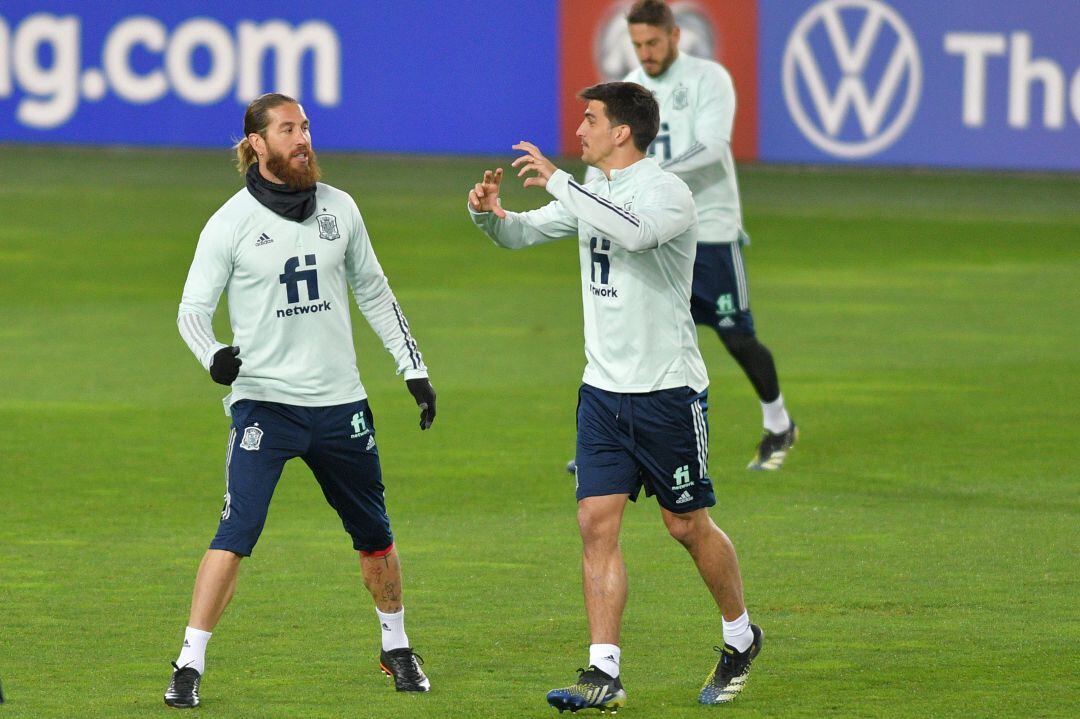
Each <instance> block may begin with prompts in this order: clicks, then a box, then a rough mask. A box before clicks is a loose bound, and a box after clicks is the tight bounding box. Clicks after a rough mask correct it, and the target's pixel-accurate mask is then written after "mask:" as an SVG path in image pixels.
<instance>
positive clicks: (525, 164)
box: [510, 140, 559, 188]
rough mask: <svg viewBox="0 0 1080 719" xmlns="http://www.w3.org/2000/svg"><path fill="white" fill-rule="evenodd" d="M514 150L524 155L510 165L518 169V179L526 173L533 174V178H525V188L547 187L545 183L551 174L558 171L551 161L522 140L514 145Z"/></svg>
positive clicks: (538, 149) (537, 149) (534, 146)
mask: <svg viewBox="0 0 1080 719" xmlns="http://www.w3.org/2000/svg"><path fill="white" fill-rule="evenodd" d="M514 149H515V150H521V151H522V152H524V153H525V154H524V155H522V156H521V157H519V158H518V159H516V160H514V161H513V162H511V163H510V166H511V167H519V168H521V169H520V170H518V175H517V176H518V177H521V176H522V175H524V174H525V173H527V172H535V173H536V175H535V176H534V177H526V178H525V187H539V188H545V187H547V182H548V180H549V179H551V175H552V173H554V172H555V170H557V169H559V168H557V167H555V165H554V164H553V163H552V162H551V160H549V159H547V158H546V157H544V155H543V154H542V153H541V152H540V148H539V147H537V146H536V145H534V144H532V143H531V142H526V141H525V140H522V141H521V142H519V143H518V144H516V145H514Z"/></svg>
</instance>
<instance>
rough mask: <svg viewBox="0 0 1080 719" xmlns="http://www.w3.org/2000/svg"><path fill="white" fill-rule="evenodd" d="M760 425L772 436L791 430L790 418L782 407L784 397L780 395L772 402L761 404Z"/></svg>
mask: <svg viewBox="0 0 1080 719" xmlns="http://www.w3.org/2000/svg"><path fill="white" fill-rule="evenodd" d="M761 415H762V423H763V424H764V425H765V429H767V430H769V431H770V432H772V433H773V434H780V433H781V432H787V431H788V430H789V429H791V417H789V416H788V413H787V409H786V408H785V407H784V395H783V394H780V395H779V396H777V398H776V399H774V400H773V401H772V402H762V403H761Z"/></svg>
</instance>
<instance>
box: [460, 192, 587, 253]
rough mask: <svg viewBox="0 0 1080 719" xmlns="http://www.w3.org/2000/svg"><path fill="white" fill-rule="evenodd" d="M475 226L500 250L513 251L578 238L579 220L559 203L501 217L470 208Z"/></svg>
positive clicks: (551, 203)
mask: <svg viewBox="0 0 1080 719" xmlns="http://www.w3.org/2000/svg"><path fill="white" fill-rule="evenodd" d="M469 217H470V218H471V219H472V221H473V224H475V225H476V226H477V227H479V228H480V229H481V230H482V231H483V232H484V234H486V235H487V236H488V237H490V238H491V240H492V242H494V243H495V244H496V245H498V246H499V247H505V248H507V249H511V250H517V249H521V248H523V247H531V246H533V245H539V244H543V243H545V242H552V241H554V240H559V239H562V238H564V237H577V229H578V225H577V218H576V217H574V216H573V215H571V214H570V213H569V212H567V210H566V209H565V208H564V207H563V206H562V205H561V204H560V203H559V202H558V201H557V200H556V201H554V202H549V203H548V204H546V205H544V206H543V207H541V208H540V209H538V210H529V211H528V212H507V213H506V217H504V218H499V217H497V216H496V215H495V213H494V212H477V211H476V210H474V209H473V208H472V207H469Z"/></svg>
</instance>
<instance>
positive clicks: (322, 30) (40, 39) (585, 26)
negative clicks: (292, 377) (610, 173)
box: [0, 0, 1080, 171]
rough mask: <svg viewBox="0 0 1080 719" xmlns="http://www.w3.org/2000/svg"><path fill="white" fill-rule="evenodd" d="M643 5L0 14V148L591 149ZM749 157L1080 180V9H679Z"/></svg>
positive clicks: (625, 0) (414, 1) (170, 7)
mask: <svg viewBox="0 0 1080 719" xmlns="http://www.w3.org/2000/svg"><path fill="white" fill-rule="evenodd" d="M629 5H630V2H629V0H549V1H547V2H528V1H526V0H514V1H503V2H500V1H499V0H477V1H476V2H473V3H469V4H467V5H466V4H461V3H450V2H443V1H442V0H403V1H402V2H396V3H376V2H363V3H355V2H338V1H328V2H324V3H320V4H318V5H313V6H299V5H297V4H296V3H290V2H282V1H281V0H266V1H265V2H260V3H233V4H225V3H222V4H219V5H216V6H215V5H211V4H209V3H206V2H190V1H179V2H172V3H152V2H146V1H145V0H143V1H142V2H135V1H133V0H118V1H117V2H111V3H87V2H82V1H79V2H75V1H73V0H50V1H45V0H37V1H36V2H29V1H23V0H13V1H6V2H3V3H0V141H7V142H10V141H15V142H32V143H72V144H127V145H164V146H179V147H223V146H226V145H227V144H229V143H230V142H231V141H232V140H233V139H234V138H235V137H236V136H237V135H238V134H239V133H240V131H241V119H242V111H243V108H244V107H245V105H246V104H247V102H248V101H249V100H250V99H251V98H253V97H255V96H256V95H258V94H260V93H262V92H265V91H268V90H271V89H278V90H281V91H283V92H286V93H289V94H293V95H295V96H297V97H298V98H299V99H300V100H301V102H303V103H304V105H305V107H306V109H307V111H308V114H309V115H310V116H311V117H312V120H313V129H314V136H315V142H316V146H317V147H320V148H323V149H335V150H354V151H380V152H413V153H424V152H429V153H430V152H434V153H459V154H461V153H498V154H504V153H508V151H509V147H510V146H511V145H512V144H513V143H514V142H516V141H518V140H521V139H529V140H532V141H534V142H536V143H537V144H538V145H539V146H540V147H541V148H543V149H545V150H549V151H561V152H563V153H565V154H570V155H576V154H577V153H578V148H579V145H578V142H577V140H576V138H575V137H574V130H575V128H576V127H577V125H578V124H579V122H580V118H581V103H580V102H578V101H577V100H576V98H575V95H576V93H577V92H578V91H579V90H580V89H581V88H583V87H586V86H588V85H591V84H593V83H596V82H600V81H602V80H608V79H615V78H621V77H623V76H624V75H625V74H626V72H628V71H629V70H630V69H632V68H633V67H635V65H636V58H635V57H634V54H633V48H632V47H631V45H630V41H629V34H628V32H627V29H626V23H625V20H624V16H625V13H626V9H627V8H628V7H629ZM671 5H672V8H673V10H674V11H675V14H676V16H677V18H678V21H679V24H680V26H681V27H682V29H683V42H682V49H683V51H684V52H687V53H689V54H692V55H699V56H707V57H714V58H717V59H719V60H720V61H721V62H722V63H723V64H724V65H725V66H726V67H727V68H728V70H729V71H730V72H731V74H732V77H733V79H734V82H735V87H736V91H737V93H738V102H739V107H738V112H737V115H736V122H735V133H734V138H733V145H734V150H735V154H736V157H738V158H739V159H742V160H754V159H761V160H765V161H769V162H797V163H834V164H864V165H921V166H939V167H968V168H1001V169H1051V170H1072V171H1077V170H1080V42H1078V41H1077V32H1078V29H1080V2H1077V0H1046V1H1045V2H1039V3H1029V2H1020V1H1019V0H980V2H952V3H942V2H939V1H937V0H672V1H671Z"/></svg>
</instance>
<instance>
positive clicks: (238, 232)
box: [165, 93, 435, 708]
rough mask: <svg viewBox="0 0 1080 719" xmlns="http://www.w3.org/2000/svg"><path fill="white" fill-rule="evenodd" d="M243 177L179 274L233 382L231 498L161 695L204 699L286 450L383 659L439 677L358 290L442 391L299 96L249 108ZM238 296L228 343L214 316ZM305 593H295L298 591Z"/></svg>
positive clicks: (410, 676) (214, 359)
mask: <svg viewBox="0 0 1080 719" xmlns="http://www.w3.org/2000/svg"><path fill="white" fill-rule="evenodd" d="M235 150H236V162H237V167H238V169H239V170H240V172H242V173H243V174H244V177H245V184H246V187H244V188H243V189H241V190H240V191H239V192H237V193H236V194H235V195H233V196H232V197H231V198H230V199H229V200H228V201H227V202H226V203H225V204H224V205H222V207H221V208H220V209H219V210H218V211H217V212H215V213H214V215H213V216H212V217H211V218H210V220H209V221H208V222H207V223H206V227H205V228H204V229H203V231H202V234H201V235H200V237H199V242H198V245H197V247H196V248H195V258H194V260H193V261H192V263H191V269H190V270H189V272H188V277H187V282H186V284H185V285H184V291H183V297H182V299H181V302H180V310H179V314H178V317H177V325H178V327H179V329H180V334H181V336H182V337H183V338H184V341H185V342H186V343H187V345H188V347H190V348H191V351H192V353H194V355H195V358H196V360H198V362H199V364H200V365H202V367H203V369H205V370H206V371H207V372H208V373H209V374H210V377H211V379H213V380H214V381H215V382H217V383H219V384H222V385H226V386H228V387H230V392H229V394H228V395H227V396H226V397H225V398H224V404H225V410H226V414H227V415H228V416H229V417H230V419H231V423H230V428H229V437H228V445H227V450H226V455H225V503H224V506H223V508H222V510H221V519H220V521H219V523H218V528H217V532H216V534H215V535H214V538H213V540H212V541H211V543H210V548H209V549H208V550H207V552H206V554H205V555H204V556H203V559H202V563H201V564H200V565H199V570H198V574H197V576H196V579H195V589H194V592H193V595H192V600H191V612H190V614H189V618H188V624H187V628H186V631H185V637H184V644H183V647H182V649H181V651H180V655H179V657H177V659H176V661H175V662H173V668H174V671H173V674H172V680H171V681H170V683H169V687H168V689H167V690H166V692H165V703H166V704H167V705H168V706H170V707H174V708H192V707H196V706H198V705H199V704H200V697H199V688H200V684H201V682H202V678H203V675H204V674H205V671H206V662H205V653H206V646H207V642H208V641H209V639H210V636H211V632H212V631H213V630H214V628H215V626H216V625H217V623H218V620H219V619H220V618H221V615H222V613H223V612H224V610H225V607H226V606H227V605H228V603H229V600H230V599H231V598H232V594H233V591H234V590H235V588H236V580H237V575H238V573H239V568H240V561H241V559H242V558H244V557H248V556H250V555H251V553H252V550H253V549H254V547H255V543H256V542H257V541H258V538H259V535H260V534H261V532H262V529H263V525H264V523H265V521H266V516H267V511H268V509H269V506H270V499H271V497H272V496H273V493H274V488H275V487H276V486H277V482H278V479H279V478H280V477H281V472H282V469H283V467H284V465H285V462H287V461H288V460H290V459H292V458H294V457H300V458H301V459H302V460H303V461H304V463H305V464H307V465H308V467H310V468H311V471H312V473H313V474H314V476H315V479H316V481H318V483H319V485H320V487H321V488H322V491H323V494H324V495H325V496H326V499H327V502H328V503H329V504H330V506H331V507H332V508H333V509H334V510H335V511H336V512H337V514H338V516H339V517H340V519H341V522H342V525H343V526H344V528H345V531H346V532H348V534H349V535H350V537H351V538H352V544H353V548H354V549H355V550H356V551H357V552H358V553H359V562H360V570H361V575H362V577H363V581H364V584H365V586H366V587H367V589H368V591H369V592H370V593H371V596H372V598H373V599H374V602H375V612H376V615H377V619H378V623H379V625H380V628H381V634H382V647H381V652H380V655H379V666H380V667H381V669H382V671H383V672H385V673H386V674H387V675H389V676H391V677H393V679H394V684H395V687H396V689H397V690H398V691H414V692H426V691H428V690H429V689H430V687H431V684H430V682H429V681H428V678H427V677H426V676H425V674H424V672H423V670H422V669H421V668H420V664H422V660H421V659H420V658H419V656H418V655H417V654H416V653H415V652H413V650H412V647H411V644H410V643H409V639H408V636H407V635H406V633H405V618H404V617H405V610H404V605H403V600H402V584H401V563H400V561H399V559H398V553H397V549H396V546H395V544H394V538H393V534H392V532H391V531H390V520H389V518H388V516H387V513H386V505H385V501H384V497H383V483H382V470H381V465H380V463H379V450H378V446H377V444H376V441H375V437H376V430H375V422H374V417H373V415H372V412H371V408H370V407H369V406H368V402H367V393H366V391H365V390H364V386H363V384H362V383H361V382H360V374H359V371H358V370H357V366H356V353H355V350H354V347H353V340H352V322H351V318H350V314H349V298H348V295H349V291H350V290H351V293H352V295H353V296H354V298H355V301H356V303H357V306H358V307H359V308H360V311H361V312H362V313H363V315H364V318H365V319H366V320H367V321H368V323H369V324H370V325H371V327H372V329H373V330H374V331H375V333H376V334H378V335H379V338H380V339H381V340H382V343H383V345H384V346H385V347H386V349H387V350H388V351H389V352H390V354H391V356H392V357H393V359H394V362H395V365H396V368H397V372H398V374H403V375H404V379H405V385H406V388H407V389H408V391H409V392H410V393H411V394H412V396H413V398H414V399H415V401H416V404H417V405H418V406H419V408H420V429H422V430H425V429H428V428H429V427H430V426H431V423H432V422H433V421H434V419H435V391H434V389H433V388H432V386H431V383H430V381H429V380H428V371H427V367H426V365H425V364H424V361H423V358H422V356H421V354H420V350H419V348H418V347H417V343H416V340H414V339H413V337H412V334H411V331H410V329H409V323H408V321H407V320H406V319H405V314H404V312H402V309H401V307H400V305H399V304H398V301H397V298H396V297H395V296H394V293H393V291H391V289H390V286H389V284H388V282H387V280H386V276H385V275H384V274H383V271H382V268H381V267H380V265H379V261H378V259H377V258H376V256H375V252H374V250H373V249H372V246H371V240H370V239H369V237H368V233H367V230H366V228H365V227H364V221H363V218H362V217H361V216H360V211H359V210H358V209H357V206H356V203H355V202H354V201H353V199H352V197H350V196H349V195H348V194H347V193H345V192H342V191H341V190H338V189H336V188H334V187H331V186H330V185H327V184H324V183H321V182H319V180H320V179H321V176H322V175H321V172H320V170H319V164H318V160H317V159H316V156H315V152H314V150H312V147H311V131H310V125H309V122H308V118H307V116H306V115H305V114H304V109H303V107H301V106H300V104H299V103H298V102H297V101H296V100H294V99H293V98H291V97H288V96H286V95H282V94H279V93H269V94H266V95H262V96H261V97H258V98H256V99H255V100H254V101H253V102H252V103H251V104H250V105H249V106H248V108H247V112H246V113H245V114H244V137H243V138H241V139H240V141H239V142H237V144H236V146H235ZM222 292H225V293H226V294H227V297H228V306H229V319H230V324H231V329H232V341H231V343H229V344H226V343H225V342H222V341H220V340H219V339H218V338H217V337H216V336H215V334H214V329H213V326H212V324H211V320H212V318H213V316H214V311H215V309H216V308H217V304H218V301H219V299H220V297H221V294H222ZM298 600H299V598H298Z"/></svg>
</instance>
